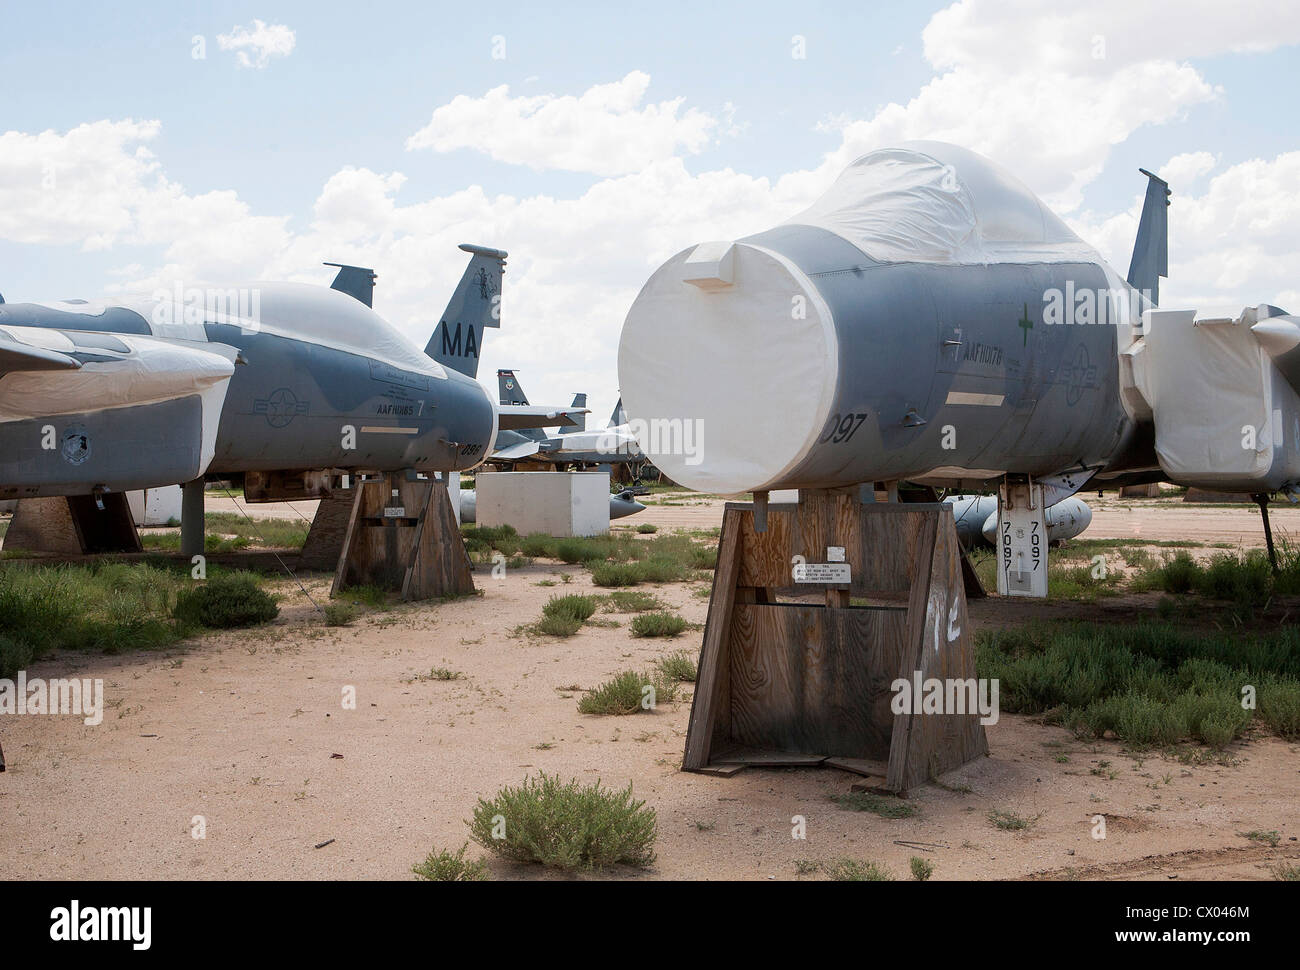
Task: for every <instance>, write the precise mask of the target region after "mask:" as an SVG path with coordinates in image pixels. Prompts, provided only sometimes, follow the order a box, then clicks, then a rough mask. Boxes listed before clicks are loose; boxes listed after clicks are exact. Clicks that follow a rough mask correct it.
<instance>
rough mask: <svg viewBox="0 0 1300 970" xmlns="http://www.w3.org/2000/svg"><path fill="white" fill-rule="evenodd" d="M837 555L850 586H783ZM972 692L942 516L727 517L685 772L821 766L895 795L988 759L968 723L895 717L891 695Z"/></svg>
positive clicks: (863, 509)
mask: <svg viewBox="0 0 1300 970" xmlns="http://www.w3.org/2000/svg"><path fill="white" fill-rule="evenodd" d="M830 547H840V548H843V550H844V559H845V561H846V562H847V563H848V564H849V567H850V573H851V581H850V583H849V584H848V585H847V586H837V587H828V586H817V585H811V584H806V583H799V584H796V583H795V582H794V580H793V577H792V568H791V563H792V560H793V561H797V560H794V557H797V556H802V557H803V559H804V561H806V562H807V563H825V562H828V560H829V557H828V549H829V548H830ZM918 675H919V677H920V678H921V681H922V682H924V681H925V680H927V679H929V678H939V679H941V680H946V679H950V678H951V679H961V680H966V679H968V678H974V677H975V652H974V647H973V638H972V636H971V631H970V621H969V618H968V616H967V613H966V596H965V592H964V590H963V583H962V571H961V550H960V546H959V545H958V542H957V530H956V527H955V525H954V523H953V518H952V510H951V508H950V507H949V506H946V505H943V504H928V503H927V504H898V503H876V504H863V503H861V502H860V501H858V499H857V498H856V497H855V496H850V495H845V494H838V493H831V492H806V491H805V492H801V493H800V502H799V503H798V504H797V505H776V504H774V505H771V506H769V508H768V512H767V529H766V531H764V532H756V531H755V529H754V512H753V507H752V506H751V505H749V504H740V503H728V504H727V506H726V510H725V512H724V513H723V522H722V537H721V541H720V544H719V550H718V566H717V572H716V573H715V575H714V580H713V593H712V596H711V598H710V600H709V616H708V621H707V624H706V626H705V631H704V645H703V647H702V649H701V651H700V663H699V680H698V682H697V684H696V690H695V698H694V701H693V704H692V707H691V719H690V727H689V729H688V732H687V736H686V754H685V758H684V760H683V763H682V767H683V769H685V770H687V771H702V772H706V773H712V774H732V773H734V772H735V771H737V770H740V768H742V767H744V766H748V765H817V764H830V765H833V766H835V767H840V768H845V769H847V770H850V771H854V772H857V773H858V774H864V775H875V776H880V777H881V782H880V784H879V787H880V788H882V789H885V790H888V791H892V792H899V793H901V792H905V791H906V790H907V789H909V788H912V787H914V786H916V785H918V784H921V783H924V782H926V781H928V780H930V779H931V778H933V777H936V776H938V775H940V774H942V773H944V772H946V771H950V770H952V769H953V768H956V767H958V766H959V765H962V764H965V763H966V762H968V761H971V760H972V759H974V758H977V757H979V756H981V755H985V754H987V753H988V744H987V741H986V740H985V737H984V728H983V726H982V725H981V724H980V723H979V715H978V712H976V711H972V712H971V713H968V714H955V713H942V714H941V713H932V714H926V713H921V712H919V711H911V712H909V713H902V714H895V713H894V711H893V709H892V701H893V699H894V697H895V691H894V689H893V685H894V682H895V681H896V680H900V679H901V680H905V681H907V682H908V683H909V684H911V683H913V679H914V677H915V676H918Z"/></svg>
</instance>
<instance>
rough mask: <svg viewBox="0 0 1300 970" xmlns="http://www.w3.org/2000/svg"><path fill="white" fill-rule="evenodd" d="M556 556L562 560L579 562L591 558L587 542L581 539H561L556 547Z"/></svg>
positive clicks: (571, 562)
mask: <svg viewBox="0 0 1300 970" xmlns="http://www.w3.org/2000/svg"><path fill="white" fill-rule="evenodd" d="M555 557H556V558H557V559H559V560H560V561H561V562H566V563H570V564H573V563H579V562H586V561H587V560H588V559H589V558H590V552H589V550H588V548H587V543H585V542H583V541H582V540H581V539H561V540H560V541H559V543H557V544H556V547H555Z"/></svg>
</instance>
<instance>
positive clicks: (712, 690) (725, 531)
mask: <svg viewBox="0 0 1300 970" xmlns="http://www.w3.org/2000/svg"><path fill="white" fill-rule="evenodd" d="M741 518H742V516H741V513H740V511H739V510H735V509H731V508H728V509H727V510H726V511H724V512H723V514H722V536H721V538H720V539H719V541H718V564H717V567H716V568H715V569H714V571H713V592H712V594H711V595H710V596H709V615H708V618H707V619H706V621H705V624H704V642H703V644H702V645H701V647H700V662H699V665H698V670H699V674H698V677H697V679H696V684H695V696H694V697H693V698H692V700H691V717H690V722H689V725H688V727H687V729H686V750H685V753H684V755H683V758H682V768H683V769H684V770H686V771H697V770H699V769H700V768H703V767H705V766H706V765H707V764H708V763H709V752H710V750H711V748H712V746H713V735H714V731H715V729H716V728H717V727H718V722H719V720H722V721H723V724H724V732H725V729H726V728H725V725H726V723H727V721H729V715H728V713H727V712H728V709H729V707H730V700H729V697H728V693H729V692H728V684H727V680H728V670H729V660H728V645H729V642H730V636H731V614H732V608H733V606H734V604H735V599H736V586H737V580H738V578H739V575H740V566H741V552H742V538H741Z"/></svg>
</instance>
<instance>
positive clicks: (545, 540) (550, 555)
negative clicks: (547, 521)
mask: <svg viewBox="0 0 1300 970" xmlns="http://www.w3.org/2000/svg"><path fill="white" fill-rule="evenodd" d="M519 551H520V552H521V553H523V554H524V555H525V556H529V557H531V558H533V559H558V558H559V557H558V556H557V555H556V554H555V539H553V538H551V537H550V536H548V535H546V534H545V533H543V532H530V533H528V535H526V536H524V539H523V541H522V542H521V543H520V544H519Z"/></svg>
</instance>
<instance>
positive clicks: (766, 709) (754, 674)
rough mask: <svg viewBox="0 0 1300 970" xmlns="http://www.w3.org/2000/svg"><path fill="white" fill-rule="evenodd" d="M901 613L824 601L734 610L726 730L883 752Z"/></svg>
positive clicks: (802, 746)
mask: <svg viewBox="0 0 1300 970" xmlns="http://www.w3.org/2000/svg"><path fill="white" fill-rule="evenodd" d="M905 624H906V614H904V613H902V612H882V611H873V610H857V609H828V608H826V607H823V606H796V605H791V604H782V605H767V606H764V605H758V604H756V605H753V606H737V607H736V608H735V609H734V611H733V622H732V634H731V667H730V670H731V691H732V700H731V711H732V723H731V739H732V740H733V741H734V742H735V743H736V744H739V745H743V746H749V747H756V748H762V749H778V750H782V751H816V752H820V753H824V754H826V755H827V756H845V757H858V758H879V759H881V760H884V759H885V758H886V757H887V756H888V753H889V742H890V731H891V729H892V726H893V722H894V715H893V713H892V712H891V711H890V709H889V702H890V697H891V696H892V695H891V691H890V684H891V683H892V681H893V679H894V677H895V672H896V670H897V667H898V660H899V656H900V652H901V643H902V640H903V636H904V629H905Z"/></svg>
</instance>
